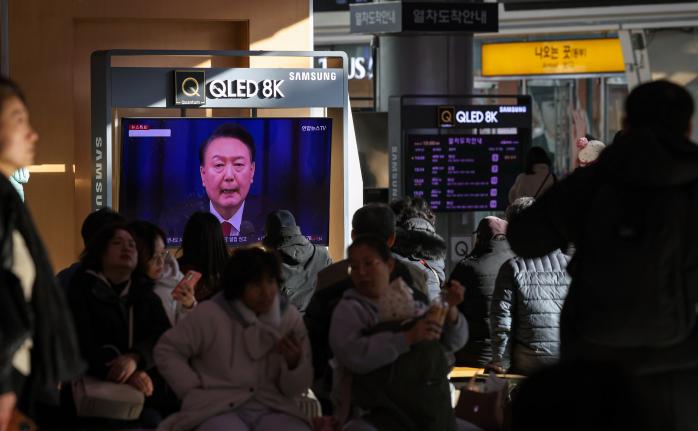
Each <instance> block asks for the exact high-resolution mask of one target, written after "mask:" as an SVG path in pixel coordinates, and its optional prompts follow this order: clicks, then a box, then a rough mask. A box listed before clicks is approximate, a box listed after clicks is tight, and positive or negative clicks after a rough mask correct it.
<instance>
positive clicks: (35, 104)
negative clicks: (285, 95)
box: [9, 0, 313, 268]
mask: <svg viewBox="0 0 698 431" xmlns="http://www.w3.org/2000/svg"><path fill="white" fill-rule="evenodd" d="M271 11H273V13H272V12H271ZM309 13H310V10H309V2H308V0H256V1H248V0H199V1H197V2H195V3H192V2H191V1H189V0H147V1H143V0H120V1H113V0H89V1H88V0H60V1H42V0H10V4H9V14H10V19H9V21H10V28H9V33H10V36H9V44H10V75H11V77H12V78H14V79H15V80H17V81H18V82H19V84H20V85H21V86H22V87H23V89H24V90H25V92H26V93H27V99H28V103H29V106H30V112H31V119H32V122H33V124H34V126H35V128H36V129H37V131H38V132H39V134H40V136H41V139H40V141H39V144H38V148H37V150H38V151H37V160H36V163H37V164H44V163H50V164H63V165H65V166H66V167H67V169H66V172H65V173H52V174H38V173H37V174H34V175H32V178H31V180H30V182H29V184H27V186H26V195H27V202H28V205H29V207H30V209H31V211H32V213H33V215H34V219H35V221H36V223H37V226H38V228H39V231H40V233H41V235H42V237H43V238H44V241H45V242H46V245H47V247H48V250H49V254H50V257H51V259H52V261H53V263H54V266H55V267H56V268H61V267H64V266H66V265H68V264H69V263H70V262H72V261H74V260H75V258H76V257H77V255H78V253H79V252H80V250H81V249H82V241H81V239H80V236H79V229H80V225H81V224H82V220H83V219H84V217H85V216H86V215H87V214H88V213H89V211H90V195H91V193H90V190H91V181H90V171H91V170H90V164H91V160H90V139H89V136H90V126H89V125H90V121H89V115H90V114H89V112H90V111H89V88H90V84H89V54H90V53H91V52H92V51H94V50H99V49H118V48H132V49H236V50H246V49H253V50H255V49H272V50H299V51H300V50H302V51H307V50H312V48H313V47H312V28H311V26H310V20H309ZM148 61H152V60H148V59H143V62H144V63H143V64H147V62H148ZM186 61H188V60H186ZM268 61H269V60H268V59H262V61H260V62H258V63H256V64H255V62H252V63H248V62H247V61H246V60H245V59H243V60H225V59H215V60H214V66H236V65H238V66H247V65H248V64H249V65H251V66H257V67H259V66H266V65H267V64H266V63H265V62H268ZM273 64H274V65H275V66H279V67H294V66H297V65H300V64H303V65H307V64H308V62H307V60H302V61H300V62H299V60H293V59H289V60H284V59H279V58H275V59H274V62H273ZM73 166H75V173H73Z"/></svg>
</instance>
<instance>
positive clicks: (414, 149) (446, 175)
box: [405, 135, 522, 211]
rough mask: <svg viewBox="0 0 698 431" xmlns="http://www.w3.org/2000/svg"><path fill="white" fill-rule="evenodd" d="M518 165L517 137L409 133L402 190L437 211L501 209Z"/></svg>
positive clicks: (519, 159)
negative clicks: (405, 173)
mask: <svg viewBox="0 0 698 431" xmlns="http://www.w3.org/2000/svg"><path fill="white" fill-rule="evenodd" d="M521 165H522V162H521V140H520V139H518V137H517V136H511V135H407V139H406V147H405V172H411V173H412V174H411V175H409V176H407V177H406V178H405V194H406V195H407V196H414V197H421V198H423V199H425V200H427V201H428V202H429V203H430V204H431V207H432V208H433V209H435V210H442V211H444V210H445V211H497V210H503V209H505V208H506V207H507V205H508V204H509V201H508V198H507V194H508V192H509V189H510V188H511V186H512V185H513V184H514V180H515V179H516V175H517V174H518V173H519V172H520V169H521Z"/></svg>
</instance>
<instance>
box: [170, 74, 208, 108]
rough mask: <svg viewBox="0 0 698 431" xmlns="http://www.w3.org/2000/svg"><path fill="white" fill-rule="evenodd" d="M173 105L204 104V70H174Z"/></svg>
mask: <svg viewBox="0 0 698 431" xmlns="http://www.w3.org/2000/svg"><path fill="white" fill-rule="evenodd" d="M174 75H175V76H174V84H175V105H204V104H206V72H205V71H203V70H175V71H174Z"/></svg>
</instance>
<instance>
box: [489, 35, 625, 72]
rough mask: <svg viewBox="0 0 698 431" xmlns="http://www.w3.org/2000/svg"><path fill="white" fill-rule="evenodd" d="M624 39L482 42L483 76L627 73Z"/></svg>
mask: <svg viewBox="0 0 698 431" xmlns="http://www.w3.org/2000/svg"><path fill="white" fill-rule="evenodd" d="M624 70H625V65H624V63H623V51H622V49H621V45H620V39H582V40H557V41H540V42H514V43H486V44H483V45H482V76H507V75H508V76H512V75H558V74H580V73H614V72H623V71H624Z"/></svg>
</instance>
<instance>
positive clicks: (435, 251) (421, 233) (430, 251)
mask: <svg viewBox="0 0 698 431" xmlns="http://www.w3.org/2000/svg"><path fill="white" fill-rule="evenodd" d="M395 234H396V235H395V245H394V246H393V251H394V252H395V253H397V254H399V255H401V256H405V257H412V258H416V259H427V260H440V259H444V258H445V257H446V241H444V239H443V238H441V236H439V235H438V234H437V233H436V232H435V230H434V227H433V226H432V224H431V223H429V222H428V221H427V220H424V219H421V218H412V219H409V220H408V221H407V222H406V223H403V225H402V226H400V227H398V228H397V229H396V230H395Z"/></svg>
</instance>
